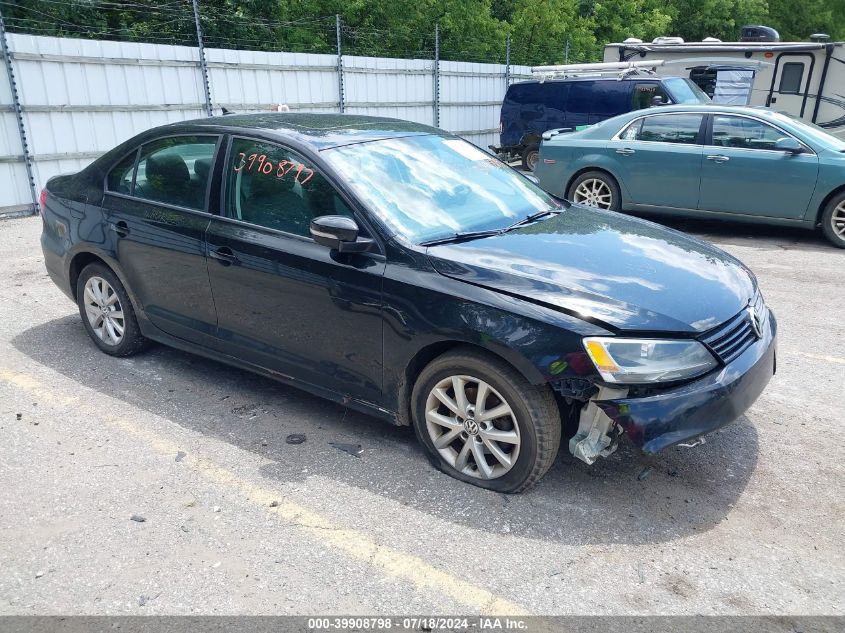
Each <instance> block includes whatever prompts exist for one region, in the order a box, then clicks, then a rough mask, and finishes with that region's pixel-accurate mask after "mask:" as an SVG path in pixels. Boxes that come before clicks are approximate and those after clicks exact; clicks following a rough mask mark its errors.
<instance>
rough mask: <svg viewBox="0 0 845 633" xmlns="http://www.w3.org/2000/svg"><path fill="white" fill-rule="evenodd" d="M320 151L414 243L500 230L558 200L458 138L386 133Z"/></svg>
mask: <svg viewBox="0 0 845 633" xmlns="http://www.w3.org/2000/svg"><path fill="white" fill-rule="evenodd" d="M322 155H323V156H324V157H325V158H326V160H327V161H328V162H329V163H330V164H331V165H332V167H334V169H335V170H337V171H338V172H339V173H340V174H341V175H342V176H343V179H344V180H345V181H346V182H347V183H349V185H350V186H351V187H352V189H353V190H354V192H355V194H356V195H357V196H358V197H359V199H360V200H361V201H362V202H363V203H364V204H366V205H367V207H368V208H369V209H370V210H371V211H372V212H373V213H374V214H375V215H376V216H378V217H379V218H380V219H381V220H382V221H383V222H384V223H385V224H386V225H387V226H388V227H389V228H390V229H392V230H393V231H394V232H395V233H398V234H400V235H403V236H405V237H406V238H407V239H409V240H410V241H412V242H415V243H421V242H427V241H431V240H437V239H442V238H447V237H451V236H453V235H455V234H456V233H465V232H471V231H487V230H497V229H503V228H506V227H508V226H510V225H511V224H513V223H514V222H516V221H518V220H521V219H523V218H525V217H526V216H528V215H531V214H534V213H538V212H542V211H547V210H555V209H558V208H560V206H561V205H560V203H559V202H558V201H557V200H555V199H554V198H553V197H551V196H550V195H549V194H547V193H546V192H544V191H543V190H542V189H540V188H539V187H538V186H536V185H535V184H533V183H532V182H531V181H529V180H528V179H527V178H525V177H523V176H521V175H520V174H519V173H517V172H516V171H515V170H513V169H511V168H510V167H508V166H507V165H505V164H504V163H502V162H501V161H499V160H498V159H497V158H495V157H493V156H491V155H490V154H487V153H486V152H483V151H482V150H480V149H478V148H477V147H476V146H475V145H472V144H471V143H468V142H466V141H464V140H462V139H459V138H444V137H441V136H435V135H426V136H410V137H403V138H391V139H385V140H380V141H371V142H368V143H359V144H354V145H346V146H342V147H336V148H334V149H329V150H325V151H324V152H323V153H322Z"/></svg>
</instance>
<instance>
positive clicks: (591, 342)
mask: <svg viewBox="0 0 845 633" xmlns="http://www.w3.org/2000/svg"><path fill="white" fill-rule="evenodd" d="M584 348H585V349H586V350H587V354H588V355H589V356H590V360H592V361H593V364H594V365H595V366H596V369H597V370H598V372H599V374H600V375H601V377H602V379H604V380H605V381H607V382H613V383H621V384H642V383H659V382H671V381H675V380H686V379H689V378H695V377H696V376H701V375H702V374H706V373H707V372H708V371H710V370H711V369H713V368H714V367H716V366H717V365H718V363H717V361H716V359H715V358H714V357H713V355H712V354H711V353H710V352H709V351H708V350H707V348H706V347H704V345H702V344H701V343H699V342H698V341H683V340H672V339H646V338H643V339H637V338H616V337H613V336H595V337H588V338H585V339H584Z"/></svg>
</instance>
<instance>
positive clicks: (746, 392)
mask: <svg viewBox="0 0 845 633" xmlns="http://www.w3.org/2000/svg"><path fill="white" fill-rule="evenodd" d="M776 348H777V322H776V320H775V315H774V314H773V313H772V312H771V311H769V315H768V319H766V327H765V331H764V332H763V336H762V338H761V339H760V340H758V341H757V342H756V343H754V344H753V345H751V346H750V347H749V348H748V349H746V350H745V351H744V352H743V353H742V354H741V355H740V356H739V357H737V358H736V359H735V360H733V361H732V362H731V363H729V364H727V365H725V366H724V367H722V368H721V369H720V370H718V371H714V372H713V373H711V374H708V375H707V376H705V377H703V378H700V379H698V380H695V381H693V382H691V383H688V384H685V385H683V386H681V387H676V388H672V389H666V390H662V391H660V392H658V393H654V394H651V395H649V396H645V397H622V398H601V399H596V400H594V401H593V403H594V404H595V406H596V407H598V408H599V409H601V411H602V412H603V413H604V414H605V415H606V416H607V417H608V418H609V419H610V421H612V422H613V423H614V425H618V427H619V428H621V429H622V430H624V431H625V433H627V435H628V437H629V438H630V439H631V441H632V442H633V443H634V444H635V445H636V446H639V447H640V448H642V450H643V451H644V452H646V453H656V452H658V451H660V450H663V449H664V448H667V447H669V446H673V445H675V444H678V443H680V442H687V441H689V440H692V439H695V438H698V437H700V436H702V435H704V434H706V433H710V432H712V431H715V430H716V429H719V428H721V427H723V426H725V425H726V424H729V423H730V422H732V421H734V420H735V419H737V418H738V417H739V416H741V415H742V414H743V413H745V411H746V410H747V409H748V408H749V407H750V406H751V405H752V404H753V403H754V401H755V400H756V399H757V398H758V396H759V395H760V394H761V393H762V392H763V389H764V388H765V387H766V385H767V384H768V383H769V380H770V379H771V378H772V376H773V375H774V373H775V369H776Z"/></svg>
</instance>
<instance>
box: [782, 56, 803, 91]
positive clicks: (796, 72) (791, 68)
mask: <svg viewBox="0 0 845 633" xmlns="http://www.w3.org/2000/svg"><path fill="white" fill-rule="evenodd" d="M803 78H804V63H803V62H788V63H786V64H784V65H783V69H782V70H781V71H780V88H778V92H780V93H781V94H793V95H797V94H798V93H799V92H801V80H802V79H803Z"/></svg>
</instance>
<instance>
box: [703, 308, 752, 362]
mask: <svg viewBox="0 0 845 633" xmlns="http://www.w3.org/2000/svg"><path fill="white" fill-rule="evenodd" d="M750 305H751V306H752V308H753V311H754V314H755V315H756V317H757V323H758V324H759V327H760V330H761V331H762V330H763V328H764V327H765V326H766V319H767V315H768V310H766V304H765V302H764V301H763V295H762V294H760V293H759V292H758V293H757V295H756V296H755V298H754V302H753V303H752V304H750ZM758 338H759V337H758V336H757V333H756V332H755V331H754V326H753V325H752V323H751V314H750V313H749V310H748V308H745V309H744V310H742V311H741V312H740V313H739V314H737V315H736V316H734V317H733V318H731V319H729V320H728V321H727V322H725V323H723V324H722V325H719V326H718V327H715V328H713V329H712V330H710V331H709V332H707V333H706V334H704V335H703V336H702V337H701V341H702V342H703V343H704V344H705V345H707V347H709V348H710V349H711V350H713V352H714V353H715V354H716V355H717V356H718V357H719V358H720V359H721V360H722V362H724V363H730V362H731V361H732V360H734V359H735V358H737V357H738V356H739V355H740V354H742V353H743V352H744V351H745V350H747V349H748V348H749V347H750V346H751V345H752V343H754V342H755V341H756V340H758Z"/></svg>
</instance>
